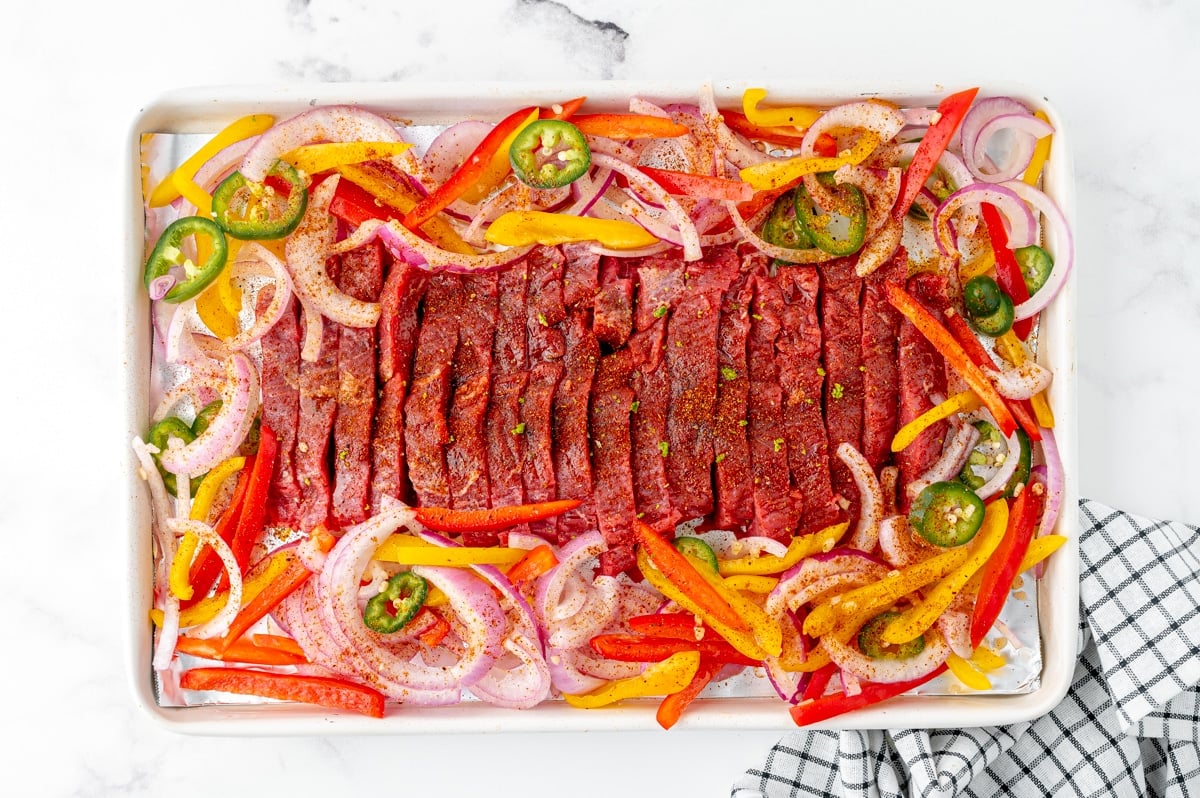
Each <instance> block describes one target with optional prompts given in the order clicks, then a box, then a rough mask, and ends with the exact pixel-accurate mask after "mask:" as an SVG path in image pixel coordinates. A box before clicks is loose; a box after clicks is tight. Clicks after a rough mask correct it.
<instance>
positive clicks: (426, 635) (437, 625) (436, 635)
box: [412, 607, 450, 648]
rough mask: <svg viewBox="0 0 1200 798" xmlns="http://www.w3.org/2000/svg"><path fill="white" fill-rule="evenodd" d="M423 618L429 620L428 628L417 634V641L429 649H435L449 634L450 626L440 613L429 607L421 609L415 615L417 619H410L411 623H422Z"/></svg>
mask: <svg viewBox="0 0 1200 798" xmlns="http://www.w3.org/2000/svg"><path fill="white" fill-rule="evenodd" d="M423 617H428V618H430V620H429V628H428V629H424V630H422V631H421V632H418V633H417V639H418V640H420V641H421V642H422V643H424V644H425V645H427V646H429V647H430V648H436V647H437V646H438V645H439V644H440V643H441V642H442V641H443V640H445V639H446V635H448V634H450V624H449V622H447V621H446V619H445V618H443V617H442V616H441V614H440V613H437V612H434V611H433V610H431V609H429V607H422V608H421V611H420V612H418V613H417V617H415V618H413V619H412V623H424V621H423V620H422V618H423Z"/></svg>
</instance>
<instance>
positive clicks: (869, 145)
mask: <svg viewBox="0 0 1200 798" xmlns="http://www.w3.org/2000/svg"><path fill="white" fill-rule="evenodd" d="M878 146H879V136H877V135H875V134H874V133H872V132H871V131H869V130H864V131H863V132H862V134H860V135H859V137H858V141H856V142H854V146H853V147H851V148H850V149H849V150H846V151H845V152H843V153H841V154H839V155H837V156H835V157H833V158H821V157H809V158H804V157H797V158H789V159H787V160H786V161H765V162H763V163H760V164H755V165H754V166H747V167H746V168H745V169H743V170H741V172H739V173H738V174H740V175H741V178H742V180H744V181H746V182H747V183H749V184H750V185H751V186H752V187H753V188H754V190H755V191H770V190H773V189H777V188H783V187H784V186H787V185H790V184H791V183H794V182H796V181H797V180H799V179H800V178H802V177H804V176H805V175H815V174H817V173H819V172H833V171H836V170H837V169H838V168H840V167H842V166H855V165H857V164H860V163H862V162H863V161H865V160H866V159H867V156H868V155H870V154H871V153H872V152H874V151H875V148H876V147H878Z"/></svg>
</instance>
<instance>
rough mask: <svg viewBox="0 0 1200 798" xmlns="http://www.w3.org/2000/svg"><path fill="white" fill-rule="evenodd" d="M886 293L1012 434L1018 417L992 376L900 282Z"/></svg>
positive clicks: (1006, 434) (894, 305)
mask: <svg viewBox="0 0 1200 798" xmlns="http://www.w3.org/2000/svg"><path fill="white" fill-rule="evenodd" d="M887 293H888V301H889V302H891V303H892V306H893V307H894V308H896V310H898V311H900V313H901V314H902V315H903V316H904V317H905V318H907V319H908V320H909V321H911V322H912V323H913V325H914V326H915V327H916V328H917V329H918V330H920V331H921V334H922V335H924V336H925V338H926V339H928V341H929V343H931V344H933V347H934V349H936V350H937V351H938V353H939V354H940V355H941V356H942V357H944V358H945V359H946V362H947V363H949V364H950V367H951V368H953V369H954V370H955V371H957V372H958V374H959V376H961V377H962V378H963V380H964V381H965V382H966V383H967V386H968V387H969V388H970V389H971V390H972V391H974V392H975V395H976V396H978V397H979V398H980V400H981V401H982V402H983V404H984V405H985V406H986V407H987V409H988V410H989V411H990V412H991V414H992V418H994V419H995V420H996V425H997V427H998V428H999V429H1000V432H1001V433H1002V434H1003V435H1004V437H1006V438H1007V437H1008V436H1009V435H1012V434H1013V430H1015V429H1016V428H1017V421H1016V419H1014V418H1013V414H1012V411H1011V410H1009V408H1008V405H1007V404H1006V403H1005V401H1004V397H1002V396H1001V395H1000V394H999V392H997V390H996V386H995V385H993V384H992V381H991V378H989V377H988V376H987V375H986V374H984V372H983V369H981V368H980V367H979V366H977V365H975V363H974V361H972V360H971V358H970V357H969V356H968V355H967V353H966V351H965V350H964V349H963V347H962V345H961V344H960V343H959V342H958V341H957V340H956V339H955V337H954V336H953V335H952V334H951V333H950V332H949V331H948V330H947V329H946V328H945V327H943V326H942V324H941V322H939V321H938V320H937V318H935V317H934V315H933V314H932V313H930V312H929V311H928V310H926V309H925V307H924V306H923V305H922V304H921V303H920V302H918V301H917V300H916V299H914V298H913V297H912V295H911V294H909V293H908V292H907V291H905V290H904V289H903V288H901V287H900V286H898V285H892V284H889V285H888V286H887ZM1030 437H1032V436H1030Z"/></svg>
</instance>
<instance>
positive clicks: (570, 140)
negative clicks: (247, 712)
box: [508, 119, 592, 188]
mask: <svg viewBox="0 0 1200 798" xmlns="http://www.w3.org/2000/svg"><path fill="white" fill-rule="evenodd" d="M508 159H509V162H510V163H512V168H513V173H514V174H515V175H516V176H517V179H518V180H520V181H521V182H522V183H524V184H525V185H527V186H531V187H532V188H559V187H560V186H566V185H570V184H571V183H574V182H575V181H576V180H578V179H579V178H580V177H582V176H583V174H584V173H585V172H587V170H588V167H589V166H591V163H592V151H591V150H590V149H589V148H588V144H587V139H586V138H584V135H583V133H582V132H581V131H580V130H579V128H577V127H575V126H574V125H572V124H571V123H570V122H564V121H563V120H561V119H539V120H538V121H536V122H533V123H531V124H529V125H528V126H526V127H525V129H523V130H522V131H521V132H520V133H518V134H517V137H516V138H515V139H513V143H512V146H511V147H509V149H508Z"/></svg>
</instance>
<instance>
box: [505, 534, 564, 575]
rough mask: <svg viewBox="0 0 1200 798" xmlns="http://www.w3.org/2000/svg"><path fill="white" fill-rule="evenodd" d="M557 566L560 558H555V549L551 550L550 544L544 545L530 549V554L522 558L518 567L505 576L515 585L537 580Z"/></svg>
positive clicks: (507, 572)
mask: <svg viewBox="0 0 1200 798" xmlns="http://www.w3.org/2000/svg"><path fill="white" fill-rule="evenodd" d="M556 565H558V558H557V557H555V556H554V549H552V548H550V546H549V544H546V543H543V544H542V545H540V546H535V547H534V548H532V549H530V550H529V553H528V554H526V555H525V556H524V557H522V558H521V559H520V560H519V561H518V562H517V564H516V565H514V566H513V567H512V568H509V569H508V570H507V571H505V572H504V575H505V576H507V577H508V581H510V582H512V583H513V584H514V585H515V584H519V583H521V582H528V581H530V580H531V579H537V578H538V577H539V576H541V575H542V574H544V573H546V572H547V571H549V570H550V569H551V568H553V567H554V566H556Z"/></svg>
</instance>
